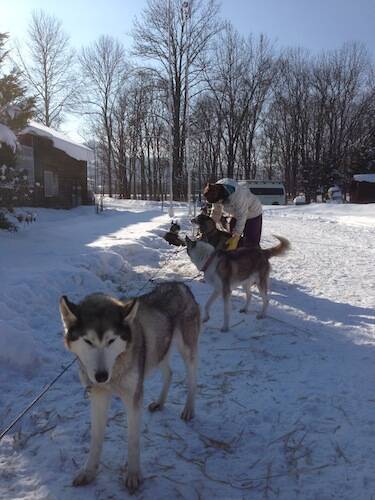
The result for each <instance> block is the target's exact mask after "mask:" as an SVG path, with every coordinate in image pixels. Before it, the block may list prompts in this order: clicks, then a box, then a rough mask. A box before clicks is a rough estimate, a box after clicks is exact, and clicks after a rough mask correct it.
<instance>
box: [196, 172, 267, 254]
mask: <svg viewBox="0 0 375 500" xmlns="http://www.w3.org/2000/svg"><path fill="white" fill-rule="evenodd" d="M203 194H204V196H205V198H206V200H207V201H208V203H212V204H213V209H212V211H211V217H212V218H213V219H214V221H215V222H216V223H218V222H219V221H220V218H221V215H222V213H223V212H225V213H227V214H229V215H231V216H232V218H233V219H232V220H231V224H230V226H231V227H230V229H231V233H232V237H231V238H230V239H229V240H228V243H227V250H234V249H235V248H237V245H238V242H239V240H240V237H241V235H242V234H243V239H242V241H241V246H245V247H252V246H259V242H260V237H261V234H262V213H263V209H262V204H261V202H260V200H259V199H258V198H257V197H256V196H255V195H254V194H253V193H252V192H251V191H250V189H249V188H248V187H246V186H242V185H240V184H238V182H236V181H235V180H234V179H229V178H225V179H220V180H219V181H217V182H216V183H215V184H207V186H206V187H205V188H204V191H203Z"/></svg>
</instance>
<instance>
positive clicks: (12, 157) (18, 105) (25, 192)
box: [0, 33, 34, 230]
mask: <svg viewBox="0 0 375 500" xmlns="http://www.w3.org/2000/svg"><path fill="white" fill-rule="evenodd" d="M6 40H7V36H6V35H5V34H2V33H0V229H8V230H17V225H18V223H19V222H23V221H26V222H32V220H33V216H32V215H31V214H29V213H22V212H18V213H16V212H15V210H14V207H15V206H20V205H28V204H30V201H31V195H32V189H31V188H30V187H29V184H28V178H27V171H26V170H20V169H18V168H17V166H16V150H17V139H16V135H15V132H17V131H18V130H21V129H22V128H23V127H24V126H25V125H26V123H27V120H28V119H29V118H30V117H31V115H32V109H33V106H34V100H33V98H29V97H26V95H25V93H26V89H25V88H24V87H23V85H22V83H21V81H20V77H19V74H18V73H17V71H16V70H12V71H11V72H10V73H4V72H3V63H4V61H5V58H6V57H7V52H6V51H5V50H4V44H5V42H6Z"/></svg>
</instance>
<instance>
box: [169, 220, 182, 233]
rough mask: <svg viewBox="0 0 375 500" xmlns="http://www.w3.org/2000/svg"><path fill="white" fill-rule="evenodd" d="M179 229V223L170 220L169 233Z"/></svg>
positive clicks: (176, 231)
mask: <svg viewBox="0 0 375 500" xmlns="http://www.w3.org/2000/svg"><path fill="white" fill-rule="evenodd" d="M180 230H181V226H180V224H179V223H178V222H177V221H176V222H174V221H172V222H171V227H170V229H169V232H170V233H178V232H179V231H180Z"/></svg>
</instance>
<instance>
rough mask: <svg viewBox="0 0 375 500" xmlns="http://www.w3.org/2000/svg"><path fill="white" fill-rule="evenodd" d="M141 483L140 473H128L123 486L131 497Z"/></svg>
mask: <svg viewBox="0 0 375 500" xmlns="http://www.w3.org/2000/svg"><path fill="white" fill-rule="evenodd" d="M142 481H143V477H142V474H141V473H140V472H128V474H127V476H126V478H125V486H126V488H127V490H128V491H129V493H130V494H131V495H132V494H133V493H134V492H135V491H137V489H138V488H139V487H140V485H141V483H142Z"/></svg>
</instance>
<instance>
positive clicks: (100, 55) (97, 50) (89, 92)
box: [79, 36, 127, 196]
mask: <svg viewBox="0 0 375 500" xmlns="http://www.w3.org/2000/svg"><path fill="white" fill-rule="evenodd" d="M79 61H80V65H81V69H82V77H83V81H84V90H83V99H82V106H83V107H84V108H85V113H86V114H87V115H89V116H91V118H94V122H95V127H97V122H99V123H100V129H101V131H102V132H103V134H104V138H103V140H104V143H105V145H106V151H107V153H106V165H107V183H108V193H109V196H112V193H113V186H112V164H113V144H112V134H113V130H112V129H113V110H114V106H115V104H116V101H117V99H118V97H119V95H120V93H121V89H122V88H123V85H124V82H125V79H126V76H127V73H126V71H127V66H126V64H125V52H124V48H123V46H122V45H121V44H120V43H119V42H118V41H117V40H116V39H114V38H112V37H110V36H101V37H100V38H99V39H98V40H97V41H96V42H94V43H93V44H92V45H91V46H89V47H85V48H83V49H82V52H81V54H80V56H79Z"/></svg>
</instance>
